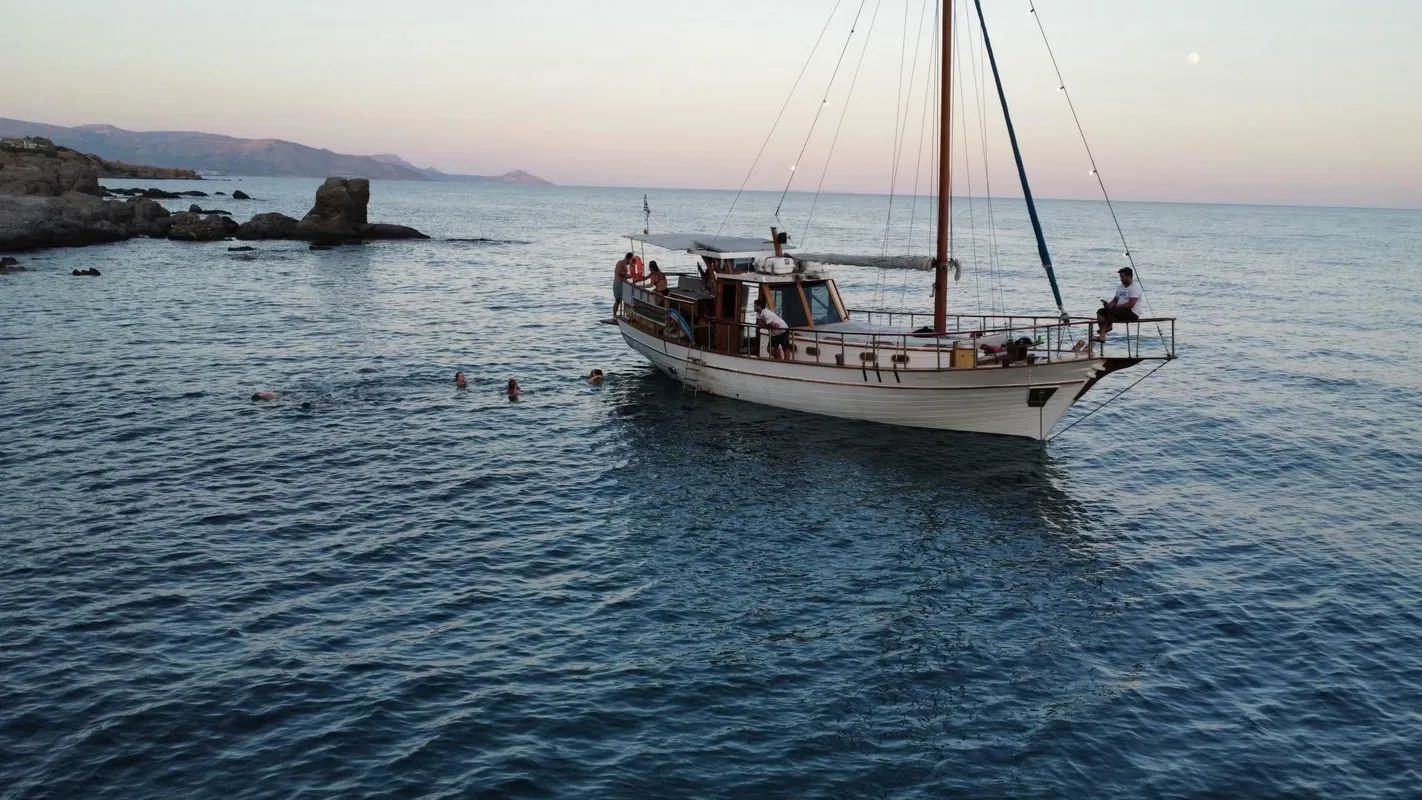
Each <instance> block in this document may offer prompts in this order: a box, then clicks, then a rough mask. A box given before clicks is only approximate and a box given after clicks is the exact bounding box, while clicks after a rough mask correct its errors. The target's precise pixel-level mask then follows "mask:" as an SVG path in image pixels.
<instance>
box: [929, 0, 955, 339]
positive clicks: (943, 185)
mask: <svg viewBox="0 0 1422 800" xmlns="http://www.w3.org/2000/svg"><path fill="white" fill-rule="evenodd" d="M942 49H943V64H942V66H940V67H939V75H940V77H939V81H938V82H939V83H940V84H941V92H940V95H939V103H941V106H940V108H939V110H938V249H937V251H936V252H935V253H934V259H933V265H934V270H933V330H934V332H936V333H939V334H942V333H945V332H947V330H948V227H949V225H951V224H952V223H951V221H950V220H951V219H952V211H953V159H952V157H951V156H952V149H953V148H952V145H953V0H943V48H942Z"/></svg>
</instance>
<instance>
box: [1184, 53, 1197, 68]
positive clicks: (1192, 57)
mask: <svg viewBox="0 0 1422 800" xmlns="http://www.w3.org/2000/svg"><path fill="white" fill-rule="evenodd" d="M1185 60H1186V61H1188V62H1190V63H1191V64H1192V65H1194V64H1198V63H1200V54H1199V53H1191V54H1190V55H1188V56H1185Z"/></svg>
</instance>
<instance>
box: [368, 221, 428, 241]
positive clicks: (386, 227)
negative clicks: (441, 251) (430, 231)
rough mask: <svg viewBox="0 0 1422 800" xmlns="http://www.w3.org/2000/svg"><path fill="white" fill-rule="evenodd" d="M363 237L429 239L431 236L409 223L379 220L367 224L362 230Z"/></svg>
mask: <svg viewBox="0 0 1422 800" xmlns="http://www.w3.org/2000/svg"><path fill="white" fill-rule="evenodd" d="M360 233H361V238H362V239H428V238H430V237H428V236H426V235H424V234H423V233H420V232H419V231H417V230H415V229H414V228H411V227H409V226H408V225H391V224H389V223H384V222H377V223H375V224H372V225H365V226H362V227H361V230H360Z"/></svg>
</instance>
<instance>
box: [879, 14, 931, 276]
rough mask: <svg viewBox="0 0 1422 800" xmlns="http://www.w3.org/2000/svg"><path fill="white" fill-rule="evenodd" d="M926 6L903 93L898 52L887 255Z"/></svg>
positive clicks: (886, 222) (916, 75)
mask: <svg viewBox="0 0 1422 800" xmlns="http://www.w3.org/2000/svg"><path fill="white" fill-rule="evenodd" d="M927 8H928V0H924V1H923V2H922V3H920V4H919V7H918V33H917V34H916V35H915V36H914V45H913V61H912V62H910V64H911V66H910V69H909V85H908V94H904V93H903V74H902V72H903V67H902V61H903V52H901V53H900V54H899V61H900V68H899V71H900V75H899V94H900V96H901V98H902V101H901V102H902V112H903V122H902V124H900V121H899V112H900V109H899V108H895V109H894V147H893V153H892V154H891V155H892V158H891V159H890V167H889V213H888V215H887V217H886V218H885V219H884V246H883V248H882V253H883V254H884V255H888V253H889V229H890V226H891V224H892V223H893V221H894V195H895V194H896V193H897V192H898V185H899V167H900V166H901V165H902V164H903V149H904V144H905V143H906V142H907V141H908V121H909V109H910V108H911V106H910V101H911V100H912V98H913V84H914V82H915V80H916V79H917V78H918V52H919V50H920V49H921V48H922V46H923V16H924V12H925V11H926V10H927ZM904 37H905V39H907V37H908V2H907V0H905V2H904ZM907 50H908V46H907V42H905V44H904V47H903V51H905V52H906V51H907ZM920 142H921V139H920Z"/></svg>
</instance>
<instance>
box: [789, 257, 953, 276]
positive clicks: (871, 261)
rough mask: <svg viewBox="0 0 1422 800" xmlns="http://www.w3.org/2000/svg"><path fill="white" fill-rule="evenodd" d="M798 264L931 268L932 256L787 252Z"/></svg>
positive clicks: (879, 267) (930, 269)
mask: <svg viewBox="0 0 1422 800" xmlns="http://www.w3.org/2000/svg"><path fill="white" fill-rule="evenodd" d="M786 255H788V256H790V257H791V258H793V259H795V261H796V262H798V263H800V264H825V265H831V266H844V267H875V268H878V269H919V270H927V271H930V272H931V271H932V270H933V266H934V264H933V257H932V256H856V255H842V254H840V253H787V254H786Z"/></svg>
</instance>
